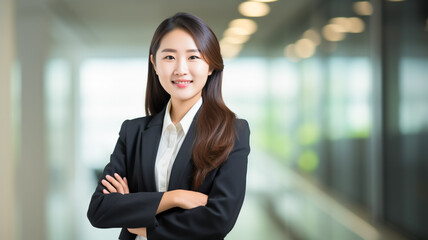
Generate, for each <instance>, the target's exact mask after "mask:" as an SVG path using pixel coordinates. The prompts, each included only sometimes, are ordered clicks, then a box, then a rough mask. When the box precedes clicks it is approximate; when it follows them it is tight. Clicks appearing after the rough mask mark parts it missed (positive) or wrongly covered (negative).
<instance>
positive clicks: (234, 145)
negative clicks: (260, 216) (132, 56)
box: [88, 13, 250, 240]
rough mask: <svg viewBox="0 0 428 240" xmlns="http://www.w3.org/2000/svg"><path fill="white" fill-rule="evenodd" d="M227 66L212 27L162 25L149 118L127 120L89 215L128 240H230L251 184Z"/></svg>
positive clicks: (174, 21) (191, 22) (187, 22)
mask: <svg viewBox="0 0 428 240" xmlns="http://www.w3.org/2000/svg"><path fill="white" fill-rule="evenodd" d="M222 73H223V60H222V57H221V54H220V47H219V43H218V41H217V38H216V37H215V35H214V33H213V32H212V30H211V29H210V28H209V27H208V26H207V25H206V24H205V23H204V22H203V21H202V20H201V19H199V18H197V17H195V16H193V15H190V14H187V13H178V14H176V15H174V16H173V17H171V18H168V19H166V20H164V21H163V22H162V23H161V24H160V26H159V27H158V28H157V30H156V32H155V34H154V37H153V40H152V43H151V46H150V61H149V73H148V79H147V89H146V113H147V115H148V116H147V117H143V118H137V119H133V120H126V121H125V122H124V123H123V124H122V128H121V130H120V133H119V139H118V141H117V144H116V147H115V149H114V152H113V154H112V155H111V159H110V163H108V164H107V166H106V167H105V169H104V172H103V179H100V181H99V182H98V186H97V188H96V190H95V192H94V194H93V196H92V199H91V203H90V205H89V210H88V218H89V220H90V222H91V224H92V225H93V226H95V227H99V228H122V232H121V234H120V237H119V238H120V239H137V240H140V239H150V240H152V239H187V240H188V239H224V237H225V236H226V235H227V234H228V233H229V232H230V230H231V229H232V228H233V226H234V224H235V222H236V220H237V217H238V214H239V211H240V209H241V206H242V203H243V200H244V195H245V187H246V174H247V158H248V154H249V152H250V147H249V134H250V131H249V127H248V123H247V122H246V121H245V120H241V119H236V117H235V114H234V113H233V112H232V111H231V110H229V108H227V106H226V105H225V103H224V101H223V98H222V94H221V85H222Z"/></svg>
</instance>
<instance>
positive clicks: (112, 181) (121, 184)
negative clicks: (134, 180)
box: [101, 173, 129, 194]
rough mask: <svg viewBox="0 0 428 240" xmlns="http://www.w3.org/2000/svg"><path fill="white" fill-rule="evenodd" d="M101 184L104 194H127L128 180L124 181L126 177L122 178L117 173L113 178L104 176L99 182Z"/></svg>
mask: <svg viewBox="0 0 428 240" xmlns="http://www.w3.org/2000/svg"><path fill="white" fill-rule="evenodd" d="M101 183H102V184H103V186H104V187H105V189H103V193H104V194H109V193H114V192H117V193H121V194H128V193H129V188H128V180H126V177H124V178H122V177H121V176H119V174H117V173H115V174H114V177H112V176H110V175H106V178H105V179H103V180H101Z"/></svg>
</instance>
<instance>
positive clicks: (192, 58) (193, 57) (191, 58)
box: [189, 56, 199, 60]
mask: <svg viewBox="0 0 428 240" xmlns="http://www.w3.org/2000/svg"><path fill="white" fill-rule="evenodd" d="M189 59H190V60H196V59H199V57H198V56H191V57H189Z"/></svg>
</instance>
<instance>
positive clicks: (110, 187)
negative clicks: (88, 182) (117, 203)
mask: <svg viewBox="0 0 428 240" xmlns="http://www.w3.org/2000/svg"><path fill="white" fill-rule="evenodd" d="M106 178H107V179H108V177H106ZM101 183H102V184H103V185H104V187H105V188H106V189H107V191H109V192H110V193H112V192H117V190H116V188H114V187H113V186H112V185H111V184H110V183H109V182H108V181H107V180H105V179H103V180H102V181H101ZM104 190H105V189H104Z"/></svg>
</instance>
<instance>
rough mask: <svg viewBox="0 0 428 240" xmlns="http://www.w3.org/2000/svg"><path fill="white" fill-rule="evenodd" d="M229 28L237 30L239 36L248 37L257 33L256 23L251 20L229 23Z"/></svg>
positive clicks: (236, 20) (242, 19)
mask: <svg viewBox="0 0 428 240" xmlns="http://www.w3.org/2000/svg"><path fill="white" fill-rule="evenodd" d="M229 28H230V29H231V28H239V29H241V30H238V31H241V33H242V34H241V35H250V34H253V33H254V32H255V31H257V23H256V22H255V21H254V20H251V19H245V18H238V19H235V20H232V21H231V22H230V23H229Z"/></svg>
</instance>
